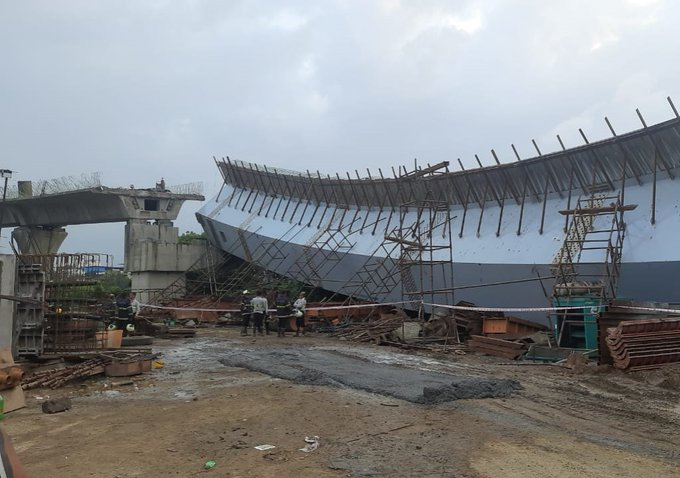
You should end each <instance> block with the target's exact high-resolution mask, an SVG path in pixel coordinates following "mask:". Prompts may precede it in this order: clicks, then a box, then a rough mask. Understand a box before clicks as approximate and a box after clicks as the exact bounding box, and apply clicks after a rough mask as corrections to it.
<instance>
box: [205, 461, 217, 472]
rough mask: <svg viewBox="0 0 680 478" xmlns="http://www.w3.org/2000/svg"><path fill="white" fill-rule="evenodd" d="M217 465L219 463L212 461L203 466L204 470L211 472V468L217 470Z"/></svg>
mask: <svg viewBox="0 0 680 478" xmlns="http://www.w3.org/2000/svg"><path fill="white" fill-rule="evenodd" d="M215 465H217V463H216V462H215V461H213V460H210V461H206V462H205V464H204V465H203V468H205V469H206V470H209V469H211V468H215Z"/></svg>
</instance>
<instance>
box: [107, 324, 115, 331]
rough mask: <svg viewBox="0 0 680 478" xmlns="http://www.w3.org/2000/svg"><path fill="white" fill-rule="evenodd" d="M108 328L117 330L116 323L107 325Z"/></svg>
mask: <svg viewBox="0 0 680 478" xmlns="http://www.w3.org/2000/svg"><path fill="white" fill-rule="evenodd" d="M107 329H108V330H116V324H109V326H108V327H107Z"/></svg>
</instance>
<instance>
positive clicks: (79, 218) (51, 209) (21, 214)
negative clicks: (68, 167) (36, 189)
mask: <svg viewBox="0 0 680 478" xmlns="http://www.w3.org/2000/svg"><path fill="white" fill-rule="evenodd" d="M204 199H205V198H204V197H203V196H201V195H199V194H174V193H171V192H163V191H155V190H151V189H109V188H104V187H101V188H93V189H85V190H80V191H71V192H66V193H59V194H50V195H44V196H33V197H30V198H24V199H13V200H8V201H6V202H5V203H0V210H2V211H1V212H0V218H2V223H1V224H0V226H2V227H15V226H29V227H30V226H47V227H54V226H67V225H76V224H99V223H106V222H125V221H128V220H130V219H140V220H169V221H173V220H175V219H177V215H178V214H179V211H180V208H181V206H182V204H183V203H184V201H203V200H204ZM145 200H157V201H158V209H157V210H152V209H150V208H149V205H145Z"/></svg>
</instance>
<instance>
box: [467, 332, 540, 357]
mask: <svg viewBox="0 0 680 478" xmlns="http://www.w3.org/2000/svg"><path fill="white" fill-rule="evenodd" d="M468 345H469V346H470V348H471V349H472V350H474V351H476V352H481V353H484V354H487V355H494V356H496V357H504V358H508V359H513V360H514V359H516V358H518V357H520V356H521V355H522V354H523V353H524V351H525V350H526V349H527V346H526V345H525V344H523V343H521V342H515V341H511V340H504V339H495V338H492V337H485V336H483V335H473V336H472V337H471V338H470V341H469V342H468Z"/></svg>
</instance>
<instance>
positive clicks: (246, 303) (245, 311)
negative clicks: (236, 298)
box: [241, 290, 255, 337]
mask: <svg viewBox="0 0 680 478" xmlns="http://www.w3.org/2000/svg"><path fill="white" fill-rule="evenodd" d="M251 300H252V298H251V297H250V291H248V290H244V291H243V294H241V319H242V324H243V328H242V329H241V336H242V337H245V336H246V335H248V327H250V318H251V316H252V314H253V306H252V304H251V303H250V301H251ZM253 333H255V331H254V330H253Z"/></svg>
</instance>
